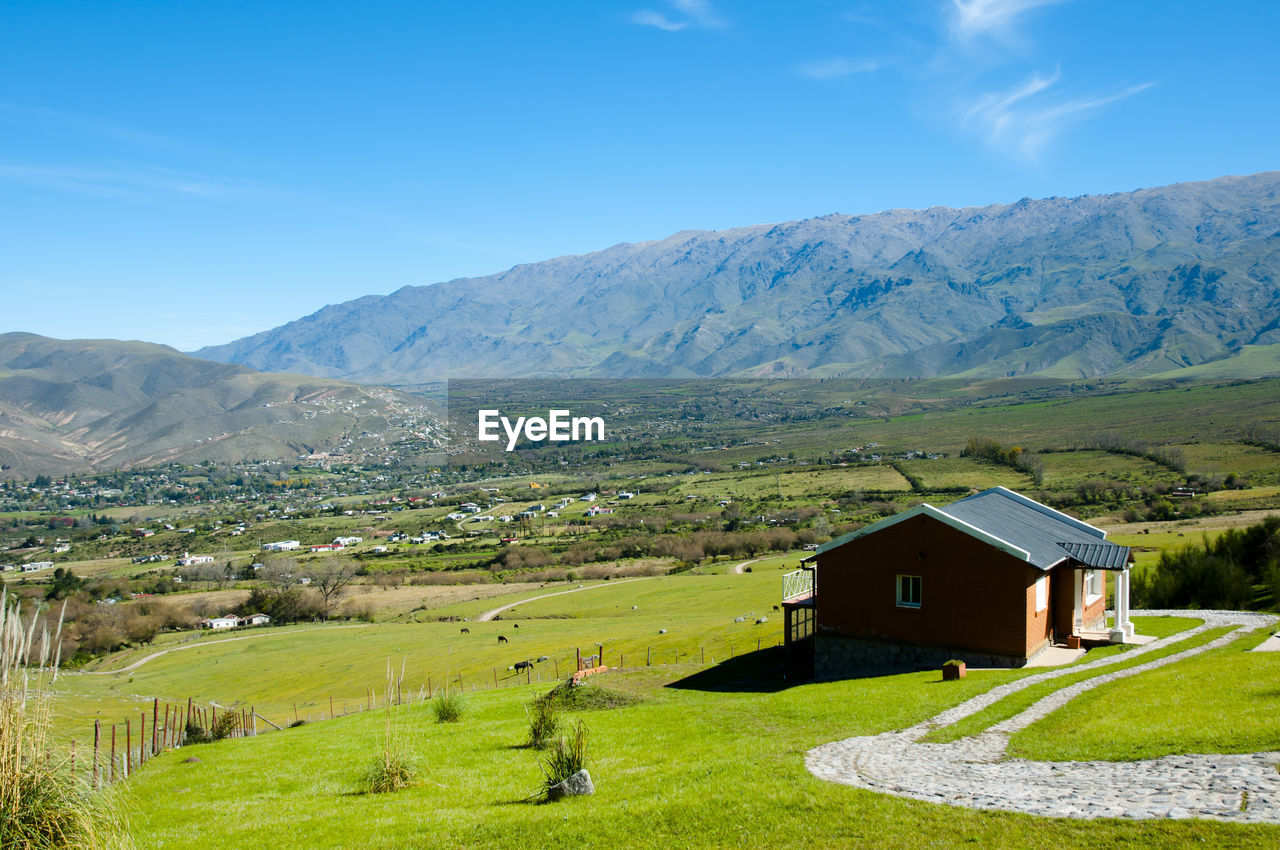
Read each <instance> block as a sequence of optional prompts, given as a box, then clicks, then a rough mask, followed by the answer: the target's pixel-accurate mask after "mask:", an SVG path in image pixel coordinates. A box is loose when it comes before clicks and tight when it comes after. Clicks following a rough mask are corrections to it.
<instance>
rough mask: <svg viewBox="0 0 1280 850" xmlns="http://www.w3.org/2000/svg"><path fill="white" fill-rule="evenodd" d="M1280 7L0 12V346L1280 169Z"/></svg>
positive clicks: (298, 7)
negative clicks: (787, 230)
mask: <svg viewBox="0 0 1280 850" xmlns="http://www.w3.org/2000/svg"><path fill="white" fill-rule="evenodd" d="M1278 34H1280V4H1276V3H1272V2H1244V0H1239V1H1238V2H1232V3H1216V4H1211V3H1191V2H1182V0H1161V2H1139V0H1125V2H1115V0H902V2H879V3H867V2H835V0H829V1H824V0H789V2H786V3H778V2H755V1H754V0H737V2H731V1H730V0H636V2H629V0H619V1H618V2H614V1H613V0H584V2H555V3H532V2H528V0H520V1H519V2H480V0H475V2H453V3H443V2H423V0H417V2H408V3H396V2H376V3H340V2H324V0H309V2H306V3H283V2H274V3H273V2H268V0H263V2H259V3H234V4H233V3H215V2H207V3H206V2H189V1H187V2H174V0H166V2H140V1H139V0H134V2H119V0H93V2H75V0H58V2H54V3H50V2H47V0H37V2H28V1H27V0H6V2H5V3H3V4H0V80H3V82H2V83H0V305H3V306H2V307H0V332H7V331H29V332H33V333H39V334H44V335H46V336H52V337H58V338H63V339H69V338H115V339H141V340H147V341H151V342H159V343H164V344H166V345H171V346H173V347H175V348H177V349H179V350H182V351H191V350H194V349H197V348H199V347H201V346H204V345H212V344H218V343H223V342H229V341H231V340H233V339H236V338H238V337H242V336H246V335H248V334H251V333H256V332H258V331H262V330H267V329H269V328H272V327H275V326H277V325H280V324H283V323H285V322H287V321H290V320H292V319H296V318H299V317H302V316H304V315H307V314H310V313H312V312H314V311H316V310H318V309H319V308H321V307H323V306H325V305H326V304H333V303H338V302H342V301H347V300H350V299H353V298H358V297H360V296H364V295H380V294H386V293H390V292H393V291H395V290H397V289H399V288H401V287H403V286H411V285H423V284H430V283H435V282H439V281H443V280H450V279H453V278H458V277H472V276H479V275H485V274H491V273H494V272H498V271H502V270H504V269H507V268H510V267H511V266H513V265H516V264H519V263H527V262H537V261H539V260H543V259H547V258H550V257H555V256H560V255H564V254H580V253H586V252H589V251H594V250H599V249H602V248H605V247H608V246H610V245H613V244H616V243H619V242H641V241H646V240H650V239H660V238H663V237H665V236H668V235H670V234H672V233H675V232H677V231H680V230H695V229H696V230H718V229H725V228H731V227H736V226H743V225H750V224H758V223H764V222H778V221H790V220H795V219H802V218H809V217H813V216H820V215H825V214H828V213H832V212H840V213H847V214H862V213H874V212H877V211H880V210H884V209H891V208H922V207H927V206H933V205H946V206H971V205H982V204H988V203H1011V202H1014V201H1017V200H1018V199H1020V198H1023V197H1033V198H1035V197H1049V196H1076V195H1083V194H1097V193H1106V192H1121V191H1129V190H1132V189H1136V188H1141V187H1147V186H1160V185H1165V184H1169V183H1175V182H1183V181H1189V180H1202V179H1209V178H1213V177H1218V176H1222V175H1226V174H1249V173H1255V172H1260V171H1269V170H1275V169H1277V168H1280V145H1278V144H1277V141H1276V140H1277V139H1278V138H1280V132H1278V131H1280V108H1277V106H1278V105H1280V104H1278V103H1277V100H1278V97H1277V92H1276V82H1277V80H1280V51H1278V50H1277V49H1276V46H1275V39H1276V36H1277V35H1278Z"/></svg>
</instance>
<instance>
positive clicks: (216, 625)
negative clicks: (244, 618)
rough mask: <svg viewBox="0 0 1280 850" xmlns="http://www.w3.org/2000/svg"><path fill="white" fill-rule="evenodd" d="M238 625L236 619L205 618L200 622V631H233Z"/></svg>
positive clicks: (238, 622)
mask: <svg viewBox="0 0 1280 850" xmlns="http://www.w3.org/2000/svg"><path fill="white" fill-rule="evenodd" d="M239 624H240V621H239V619H238V618H236V617H205V618H204V619H203V620H201V621H200V628H202V629H234V628H235V627H236V626H238V625H239Z"/></svg>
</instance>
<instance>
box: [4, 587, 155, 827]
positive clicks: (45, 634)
mask: <svg viewBox="0 0 1280 850" xmlns="http://www.w3.org/2000/svg"><path fill="white" fill-rule="evenodd" d="M65 607H66V606H65V604H64V606H63V608H64V610H65ZM61 643H62V615H61V613H60V614H59V616H58V623H57V625H56V627H55V628H54V630H53V633H52V634H50V632H49V628H48V622H47V620H46V621H45V622H44V623H43V624H42V623H41V617H40V616H39V615H38V614H37V613H33V614H32V615H31V616H30V618H29V619H28V621H27V623H26V625H25V626H24V625H23V616H22V603H21V601H19V600H14V601H13V602H10V600H9V596H8V593H7V592H5V593H3V594H0V847H4V848H6V850H8V848H13V849H14V850H36V848H53V847H85V848H108V847H128V846H131V845H130V842H129V839H128V835H127V833H126V830H125V823H124V818H123V816H122V815H121V811H120V806H119V804H118V802H117V801H116V800H114V799H113V797H114V795H112V794H111V793H110V792H109V791H102V790H96V789H94V788H92V787H90V783H89V781H88V780H87V779H86V778H85V777H84V776H82V775H77V774H76V773H75V770H74V768H73V763H72V759H71V757H70V756H69V755H68V754H66V753H65V752H62V751H61V750H59V749H58V748H57V747H55V745H54V743H53V740H52V738H51V735H50V729H51V727H52V716H51V698H50V686H51V685H52V684H53V682H54V681H56V680H57V677H58V667H59V665H60V663H61V660H62V659H61V651H60V649H61Z"/></svg>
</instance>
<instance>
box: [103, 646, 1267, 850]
mask: <svg viewBox="0 0 1280 850" xmlns="http://www.w3.org/2000/svg"><path fill="white" fill-rule="evenodd" d="M739 663H740V664H742V665H743V666H744V667H745V666H746V664H743V663H742V662H739ZM748 664H749V662H748ZM673 672H674V671H671V670H662V671H658V670H641V671H635V672H632V673H623V674H615V673H610V674H605V675H604V676H601V677H599V679H598V680H597V681H598V682H599V684H600V686H604V687H610V688H619V689H626V690H628V691H631V692H633V693H635V694H638V695H639V696H641V697H642V701H641V702H640V703H639V704H636V705H633V706H629V707H625V708H617V709H612V710H607V711H592V712H581V713H579V714H578V715H577V716H579V717H581V718H582V719H584V720H585V722H586V724H587V726H588V728H589V731H590V751H589V763H588V766H589V768H590V770H591V772H592V777H593V778H594V780H595V782H596V787H597V793H596V794H595V796H593V797H590V798H581V799H577V800H571V801H566V802H561V803H556V804H549V805H539V804H535V803H531V802H528V800H527V798H528V797H529V796H530V794H531V793H532V792H533V791H534V790H535V789H536V788H537V786H538V784H539V780H540V778H541V773H540V770H539V767H538V758H537V756H536V754H535V753H533V752H531V751H528V750H524V749H520V748H519V747H518V745H519V744H520V743H521V742H522V741H523V740H524V738H525V734H526V722H525V713H524V705H525V704H526V702H527V701H528V700H529V699H530V698H531V697H532V696H534V695H535V694H537V693H540V692H542V691H545V690H546V686H543V687H542V688H538V687H536V686H535V687H524V688H512V689H508V690H503V691H493V692H489V693H483V694H476V695H474V696H471V695H468V697H467V713H466V715H465V716H464V718H463V720H462V722H461V723H460V724H459V725H457V726H452V725H451V726H448V727H445V726H441V725H436V724H434V723H432V722H431V719H430V712H429V711H427V710H425V709H423V708H411V709H406V710H405V711H404V713H403V714H402V716H401V717H402V722H403V724H404V728H405V730H406V733H407V734H408V736H409V737H410V738H411V740H412V741H413V742H414V745H415V750H416V753H417V757H418V764H419V766H420V768H421V778H420V781H419V783H418V784H417V785H416V786H414V787H411V788H409V789H407V790H404V791H401V792H397V793H394V794H385V795H373V794H361V793H359V777H360V775H361V773H362V772H363V770H364V769H365V768H366V766H367V765H368V764H369V763H370V762H371V761H372V760H373V759H374V757H375V754H376V752H377V743H376V742H377V736H378V734H379V731H380V729H381V727H382V723H383V718H382V714H381V713H380V712H376V711H375V712H368V713H364V714H359V715H354V716H351V717H346V718H339V719H338V720H335V721H330V722H325V723H319V724H311V725H308V726H305V727H302V728H299V729H293V730H289V731H286V732H278V733H276V732H273V733H271V734H268V735H263V736H261V737H259V738H256V739H246V740H238V741H228V742H223V743H219V744H213V745H203V746H199V747H195V748H192V749H190V750H186V751H179V752H173V753H169V754H166V755H164V756H162V757H160V758H157V759H155V760H153V761H152V762H150V763H149V764H148V765H147V766H146V767H145V768H143V769H142V770H141V771H139V772H138V773H137V774H135V776H134V777H133V778H132V779H131V780H130V781H129V782H128V783H127V784H126V786H125V794H126V798H127V801H128V803H129V806H130V810H131V811H132V813H133V816H132V818H133V824H134V829H135V833H136V838H137V842H138V844H139V846H144V847H158V848H160V847H186V846H189V845H190V842H191V838H192V836H193V835H196V834H202V835H217V836H218V837H219V839H220V840H222V841H225V842H227V843H229V844H239V845H246V846H260V847H268V846H289V847H297V846H306V847H361V848H365V847H370V848H379V847H419V846H445V847H458V846H502V847H521V846H529V847H563V846H569V847H580V846H617V847H622V846H626V847H664V848H665V847H672V846H681V847H729V846H734V847H738V846H803V847H833V846H877V847H920V846H926V845H943V846H950V845H955V844H974V845H978V846H1001V847H1046V848H1047V847H1052V848H1059V847H1062V846H1086V845H1088V846H1099V845H1101V846H1107V845H1113V844H1124V845H1125V846H1140V847H1166V846H1169V845H1173V844H1183V843H1191V842H1207V843H1210V844H1212V845H1214V846H1253V847H1256V846H1259V845H1261V844H1270V843H1274V842H1276V841H1278V840H1280V828H1276V827H1247V826H1236V825H1219V824H1209V823H1203V822H1197V821H1180V822H1122V821H1092V822H1083V821H1069V820H1051V819H1041V818H1035V817H1030V816H1025V815H1017V814H1004V813H984V812H976V811H971V810H966V809H957V808H950V807H946V806H941V805H931V804H927V803H921V802H915V801H909V800H902V799H898V798H895V797H891V796H887V795H879V794H874V793H871V792H866V791H860V790H855V789H851V788H847V787H845V786H840V785H835V784H831V783H827V782H823V781H820V780H818V779H815V778H814V777H812V776H810V775H809V774H808V773H807V772H806V771H805V769H804V763H803V756H804V752H805V751H806V750H808V749H809V748H811V747H813V746H816V745H818V744H821V743H825V742H827V741H831V740H835V739H839V738H842V737H846V736H849V735H863V734H870V733H875V732H878V731H883V730H887V729H893V728H900V727H903V726H907V725H910V724H912V723H915V722H918V721H919V720H921V719H923V718H925V717H928V716H930V715H932V714H934V713H936V712H938V711H940V710H942V709H944V708H946V707H948V706H949V705H953V704H955V703H957V702H960V701H962V700H964V699H967V698H968V697H971V696H973V695H975V694H977V693H979V692H980V691H982V690H983V689H985V688H987V687H989V686H990V685H992V684H996V683H998V682H999V681H1001V680H1004V679H1005V677H1006V675H1005V674H1003V673H994V674H992V675H990V676H983V677H973V678H971V679H967V680H965V681H963V682H961V683H960V684H959V685H958V687H950V686H949V687H946V688H943V687H940V686H939V684H938V677H937V674H936V673H918V674H908V675H902V676H892V677H881V678H874V679H863V680H853V681H846V682H830V683H822V684H808V685H801V686H797V687H792V688H788V689H783V690H777V691H753V690H751V689H750V688H749V687H746V688H739V689H737V690H734V689H732V688H733V685H732V684H731V683H732V680H733V678H734V677H733V675H730V676H721V677H719V679H718V681H712V682H708V683H707V684H708V685H709V686H711V687H726V686H727V687H728V688H730V689H728V690H719V689H717V690H711V689H689V688H671V687H662V685H663V684H664V683H665V682H666V681H668V680H669V679H670V677H671V676H672V674H673ZM726 672H727V671H726ZM736 674H745V675H747V676H748V677H749V676H750V673H749V671H747V670H745V669H738V670H736V671H735V675H736ZM192 754H195V755H197V756H198V757H199V758H200V759H201V760H202V761H201V763H198V764H187V763H184V759H186V758H187V757H188V756H189V755H192Z"/></svg>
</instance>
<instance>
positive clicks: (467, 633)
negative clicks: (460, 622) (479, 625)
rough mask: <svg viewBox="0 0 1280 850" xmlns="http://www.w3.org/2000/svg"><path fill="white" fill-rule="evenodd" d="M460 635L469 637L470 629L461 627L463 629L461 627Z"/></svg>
mask: <svg viewBox="0 0 1280 850" xmlns="http://www.w3.org/2000/svg"><path fill="white" fill-rule="evenodd" d="M462 633H463V634H464V635H469V634H471V629H468V628H467V627H466V626H463V627H462Z"/></svg>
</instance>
